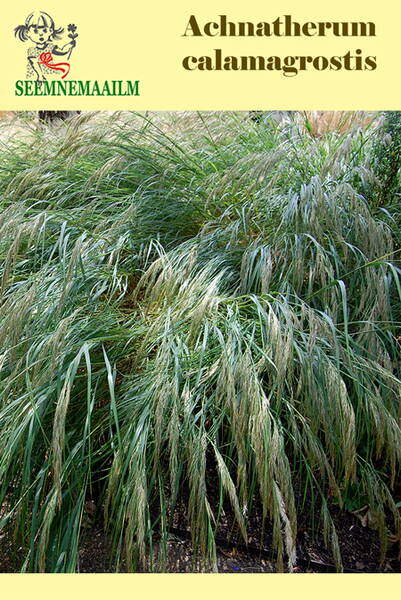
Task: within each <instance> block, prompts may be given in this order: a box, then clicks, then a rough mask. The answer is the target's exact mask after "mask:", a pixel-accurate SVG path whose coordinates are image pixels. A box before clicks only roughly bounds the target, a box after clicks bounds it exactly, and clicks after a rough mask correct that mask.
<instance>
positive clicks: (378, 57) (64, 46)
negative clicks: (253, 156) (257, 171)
mask: <svg viewBox="0 0 401 600" xmlns="http://www.w3.org/2000/svg"><path fill="white" fill-rule="evenodd" d="M400 16H401V5H400V4H399V3H395V2H394V1H393V0H383V1H382V2H372V1H365V0H355V1H354V2H352V3H351V2H349V1H348V0H338V1H337V2H336V3H334V4H333V3H326V2H321V1H318V0H309V1H307V2H302V3H300V2H299V0H287V2H285V3H284V4H283V3H275V4H273V3H266V2H265V1H262V0H252V1H251V2H246V3H244V2H241V3H236V4H233V3H232V2H227V1H226V2H218V3H216V2H213V1H211V0H205V1H204V2H202V3H199V2H173V3H172V2H161V1H157V2H145V3H137V2H132V1H131V0H114V1H113V2H109V3H107V4H106V3H105V4H100V3H98V2H94V1H93V0H90V1H87V2H82V0H81V1H78V0H69V1H68V2H63V3H60V2H57V3H54V2H53V3H49V2H43V3H39V4H38V3H37V2H36V1H35V2H33V1H32V0H20V1H19V2H18V3H9V4H8V5H7V6H6V8H5V9H4V8H3V10H2V24H1V31H2V35H1V39H0V44H1V55H2V61H1V74H0V85H1V88H0V89H1V101H0V109H1V110H36V109H82V110H116V109H129V110H148V109H149V110H193V109H197V110H210V109H213V110H249V109H288V110H291V109H294V110H295V109H320V110H326V109H327V110H329V109H337V110H355V109H358V110H379V109H389V110H390V109H391V110H393V109H397V108H400V102H401V101H400V95H399V93H398V87H399V60H400V52H399V51H398V39H399V31H398V30H399V23H400Z"/></svg>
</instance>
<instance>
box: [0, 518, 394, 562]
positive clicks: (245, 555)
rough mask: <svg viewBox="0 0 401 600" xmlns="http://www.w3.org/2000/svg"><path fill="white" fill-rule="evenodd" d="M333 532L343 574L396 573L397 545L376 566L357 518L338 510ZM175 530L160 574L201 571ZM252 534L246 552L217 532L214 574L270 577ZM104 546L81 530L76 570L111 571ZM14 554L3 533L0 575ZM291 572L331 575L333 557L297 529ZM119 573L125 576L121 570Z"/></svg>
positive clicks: (264, 549) (373, 547) (269, 558)
mask: <svg viewBox="0 0 401 600" xmlns="http://www.w3.org/2000/svg"><path fill="white" fill-rule="evenodd" d="M335 516H336V519H335V521H336V527H337V534H338V538H339V544H340V549H341V553H342V560H343V566H344V571H345V572H356V573H358V572H359V573H375V572H376V573H395V572H400V570H401V568H400V567H401V565H400V561H399V560H398V557H397V554H398V542H394V543H390V544H389V548H388V552H387V556H386V558H385V560H384V561H383V563H382V564H380V543H379V539H378V535H377V532H376V531H374V530H372V529H370V528H369V527H367V526H363V524H362V523H361V519H360V518H358V517H357V516H355V515H353V514H351V513H346V512H341V513H340V511H338V514H337V515H335ZM177 525H178V527H175V528H174V530H173V533H172V534H171V535H170V537H169V539H168V544H167V546H168V556H167V562H166V566H165V568H164V569H163V571H164V572H169V573H194V572H207V571H209V570H210V569H208V568H205V566H204V565H202V564H201V563H200V562H197V563H194V562H193V559H192V547H191V542H190V539H189V538H190V534H189V532H188V531H187V530H185V529H180V528H179V523H177ZM252 527H253V528H254V532H253V533H252V529H251V535H250V540H249V544H248V548H246V546H245V545H244V543H243V542H241V541H240V540H239V539H238V540H237V541H235V539H234V538H235V536H234V535H232V536H231V541H230V535H229V534H228V531H227V528H226V527H225V526H224V524H223V525H222V527H221V532H220V533H219V535H218V536H217V537H218V542H217V564H218V570H219V572H223V573H224V572H226V573H273V572H275V570H276V568H275V560H274V556H273V555H272V552H271V550H270V548H269V546H268V545H267V542H268V539H269V533H268V532H266V534H265V535H264V536H263V540H261V535H260V530H258V529H257V527H258V518H257V517H255V519H254V522H253V523H252ZM109 551H110V542H109V540H108V537H107V535H106V534H105V533H104V531H103V530H102V529H101V527H99V526H95V525H92V526H91V527H89V528H86V529H85V531H84V535H83V537H82V543H81V549H80V552H79V557H80V558H79V571H80V572H81V573H108V572H114V569H113V568H112V567H111V565H110V563H109ZM18 554H19V552H18V549H17V553H16V554H15V553H14V554H13V551H12V541H11V540H10V539H9V538H8V537H7V536H6V535H5V534H4V535H2V536H0V572H8V573H10V572H18V570H19V569H18V567H17V566H16V565H17V564H18V558H19V559H20V560H21V557H19V556H18ZM297 556H298V561H297V566H296V568H295V572H297V573H322V572H323V573H325V572H335V567H334V564H333V558H332V556H331V554H330V552H329V551H328V550H327V549H326V548H325V547H324V544H323V542H322V541H320V540H319V538H318V539H317V540H312V538H311V535H310V533H308V531H307V530H305V529H302V527H301V529H300V533H299V539H298V547H297ZM120 571H125V568H124V566H122V567H121V568H120Z"/></svg>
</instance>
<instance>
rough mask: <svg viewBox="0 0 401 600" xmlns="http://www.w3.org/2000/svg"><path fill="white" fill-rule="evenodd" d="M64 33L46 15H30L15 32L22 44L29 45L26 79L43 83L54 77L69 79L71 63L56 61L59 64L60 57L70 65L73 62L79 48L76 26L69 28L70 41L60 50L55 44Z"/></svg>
mask: <svg viewBox="0 0 401 600" xmlns="http://www.w3.org/2000/svg"><path fill="white" fill-rule="evenodd" d="M64 31H65V30H64V28H63V27H57V26H56V24H55V21H54V19H53V17H51V16H50V15H49V14H48V13H46V12H43V11H37V12H33V13H31V14H30V15H28V16H27V18H26V19H25V23H24V24H23V25H18V26H17V27H16V28H15V29H14V35H15V36H16V37H17V38H19V39H20V40H21V42H30V43H29V47H28V50H27V63H26V67H27V69H26V78H27V79H34V80H36V81H40V82H43V81H48V80H49V79H52V78H53V77H57V78H60V77H61V79H64V78H65V77H66V76H67V75H68V73H69V72H70V63H69V62H55V60H58V57H59V56H63V57H64V56H66V57H67V61H69V60H70V58H71V54H72V51H73V50H74V48H75V47H76V45H77V42H76V39H77V37H78V33H77V26H76V25H74V24H70V25H68V26H67V31H68V34H67V35H68V38H69V40H68V41H66V43H64V44H63V45H62V46H61V45H59V44H57V43H55V41H56V40H60V39H62V38H63V34H64ZM55 57H57V58H56V59H55Z"/></svg>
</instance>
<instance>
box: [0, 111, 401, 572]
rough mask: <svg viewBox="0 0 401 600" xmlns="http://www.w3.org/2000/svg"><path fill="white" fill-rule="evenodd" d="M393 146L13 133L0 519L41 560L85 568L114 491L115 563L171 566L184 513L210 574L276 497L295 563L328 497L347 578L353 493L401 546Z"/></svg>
mask: <svg viewBox="0 0 401 600" xmlns="http://www.w3.org/2000/svg"><path fill="white" fill-rule="evenodd" d="M3 127H4V129H5V130H6V129H7V128H8V127H10V125H9V124H6V125H4V126H3ZM385 131H386V129H384V132H385ZM6 133H7V131H5V132H4V134H6ZM1 135H2V134H1V132H0V139H1ZM384 135H385V134H384V133H383V128H382V127H380V122H379V120H378V119H377V118H376V119H375V120H373V123H372V124H371V125H370V126H369V127H367V128H360V127H359V128H358V127H353V128H351V129H348V130H346V131H345V132H341V133H340V132H339V131H333V132H329V133H326V134H324V135H321V136H318V137H313V136H310V135H308V134H307V133H305V130H304V128H301V127H300V126H299V124H298V123H297V122H295V121H294V122H289V123H287V124H286V125H285V126H282V127H280V126H277V124H274V122H271V123H270V122H269V120H268V119H267V120H265V121H264V122H263V123H262V124H257V123H254V122H252V121H251V120H249V119H247V118H246V115H244V114H204V113H203V114H195V113H189V114H181V115H150V116H143V115H142V116H139V115H133V114H122V115H119V114H116V115H113V116H110V117H107V118H106V117H104V116H101V115H96V114H95V115H93V114H92V115H91V114H81V115H80V116H78V117H77V118H75V119H74V120H71V121H69V122H68V123H67V124H60V126H57V127H55V128H53V129H49V128H47V127H46V126H43V125H38V126H32V127H31V130H30V131H29V133H28V134H26V135H25V136H23V135H22V136H21V135H16V136H14V137H13V138H8V139H7V143H3V144H2V145H1V147H0V194H1V196H0V203H1V204H0V205H1V211H0V256H1V265H0V291H1V298H0V302H1V305H0V394H1V396H0V506H3V509H2V513H1V514H0V527H2V528H11V529H12V530H13V532H14V536H15V540H16V544H17V545H18V546H19V547H21V548H22V553H23V567H22V569H23V570H27V571H51V572H74V571H75V570H77V569H78V568H79V561H78V547H79V541H80V536H81V535H82V531H83V528H84V527H85V510H86V509H85V507H86V503H87V502H88V500H90V499H92V498H94V497H95V498H96V503H97V506H98V510H99V512H100V511H103V515H104V522H105V525H106V527H107V529H108V531H109V532H110V535H111V538H112V540H113V547H114V552H113V560H114V563H115V566H116V568H121V562H122V561H123V562H124V563H125V564H126V565H127V567H128V569H133V570H135V569H136V568H138V566H139V565H140V564H142V565H147V568H154V569H162V568H163V559H164V557H165V553H166V544H167V539H168V535H169V528H170V527H171V526H172V523H173V516H174V513H175V511H176V510H177V509H178V508H180V510H182V507H184V512H185V518H186V521H187V525H188V528H190V531H191V534H192V540H193V546H194V550H195V552H196V553H197V554H198V555H200V556H202V557H203V559H204V560H205V561H206V564H207V565H209V566H210V565H211V566H212V567H213V565H214V566H215V562H216V559H215V555H216V548H215V535H216V531H217V529H218V526H219V523H220V522H221V520H222V518H223V517H224V515H225V513H227V511H228V512H231V513H232V515H233V517H234V519H235V522H236V526H237V529H238V532H239V533H240V535H241V536H242V538H243V539H244V540H245V541H246V539H247V534H248V533H247V532H248V523H249V519H250V518H251V516H252V512H253V511H254V510H255V507H256V506H261V510H262V512H263V516H264V519H265V522H266V527H271V528H272V529H271V531H272V539H273V546H274V553H275V558H276V561H277V565H278V568H280V569H283V568H288V569H290V570H291V569H292V567H293V566H294V565H295V564H296V539H297V522H298V519H299V514H300V513H301V512H303V511H305V510H307V511H309V513H310V515H311V518H313V520H314V523H315V527H316V529H317V530H319V529H320V530H322V531H323V534H324V538H325V540H326V543H327V546H328V547H330V548H331V550H332V552H333V556H334V558H335V561H336V564H337V567H338V569H339V570H341V554H340V549H339V544H338V539H337V534H336V529H335V524H334V522H333V519H332V508H333V506H338V505H339V506H340V507H341V506H342V505H343V503H345V504H346V505H347V502H348V503H350V502H351V501H352V499H355V498H357V501H359V502H360V505H362V504H364V503H366V504H369V507H370V511H371V514H373V515H374V519H375V524H376V528H377V529H378V531H379V535H380V539H381V542H382V548H383V556H384V554H385V551H386V543H387V536H388V531H389V528H390V529H391V530H392V531H394V530H397V531H398V534H400V533H401V519H400V516H399V511H398V508H397V506H396V504H395V502H396V499H395V496H394V493H393V491H392V490H393V488H394V485H395V483H396V481H397V476H398V475H399V465H400V458H401V456H400V455H401V446H400V421H399V414H400V413H399V397H400V390H401V381H400V376H401V372H400V334H401V332H400V322H401V309H400V307H401V302H400V300H401V282H400V266H399V265H400V263H399V259H400V253H399V251H400V224H401V210H400V203H399V191H400V190H399V184H398V188H397V186H396V185H395V183H394V182H395V179H394V173H392V179H391V194H388V193H387V194H386V195H384V194H383V195H382V196H381V202H380V203H378V202H377V201H376V196H375V199H374V200H375V201H371V198H370V196H369V193H370V191H371V190H375V189H377V185H378V169H377V167H375V164H376V163H377V160H376V163H375V157H377V156H380V150H378V144H380V143H382V142H381V140H383V136H384ZM3 139H5V138H3ZM383 143H385V144H389V140H388V136H387V137H386V138H385V141H384V142H383ZM389 168H390V169H391V168H392V166H391V165H390V167H389ZM382 170H383V169H382ZM379 175H380V176H381V177H382V179H383V181H386V179H385V178H386V175H385V174H380V173H379ZM229 506H230V507H231V508H228V507H229ZM358 507H359V506H358ZM98 516H100V515H98ZM155 533H157V539H158V544H157V548H156V545H155Z"/></svg>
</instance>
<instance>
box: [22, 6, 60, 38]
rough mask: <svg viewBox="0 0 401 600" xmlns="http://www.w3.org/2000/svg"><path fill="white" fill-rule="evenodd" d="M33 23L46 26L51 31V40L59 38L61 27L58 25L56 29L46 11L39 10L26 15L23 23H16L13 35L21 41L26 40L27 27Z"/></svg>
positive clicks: (33, 24)
mask: <svg viewBox="0 0 401 600" xmlns="http://www.w3.org/2000/svg"><path fill="white" fill-rule="evenodd" d="M35 25H36V26H41V27H48V28H49V29H50V31H51V32H52V33H51V36H50V39H51V40H59V39H60V34H61V33H63V31H64V29H63V27H60V29H56V25H55V23H54V20H53V19H52V17H51V16H50V15H48V14H47V13H46V12H43V11H42V10H40V11H37V12H33V13H31V14H30V15H28V16H27V18H26V19H25V23H24V25H18V27H16V28H15V29H14V35H15V36H16V37H19V39H20V40H21V41H22V42H26V41H27V39H28V31H29V28H30V27H31V26H35Z"/></svg>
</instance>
